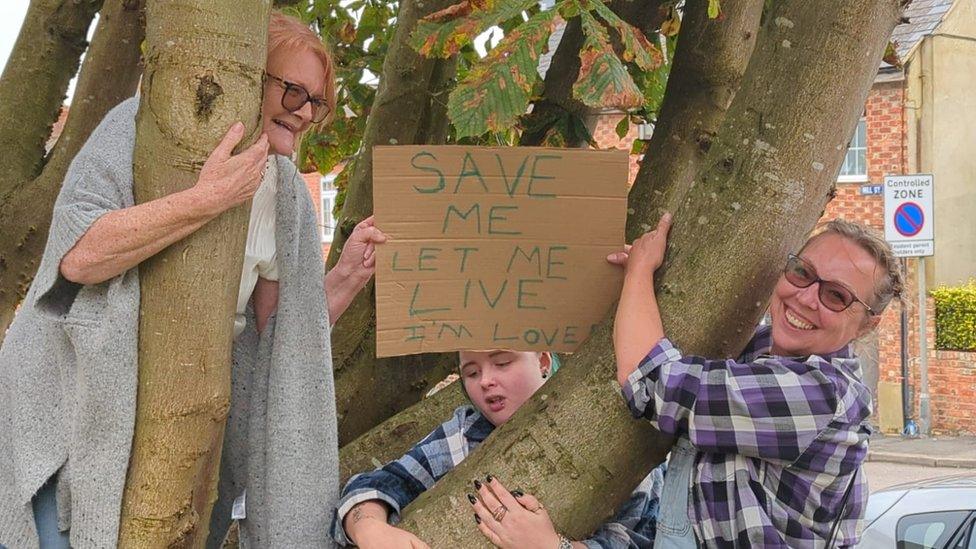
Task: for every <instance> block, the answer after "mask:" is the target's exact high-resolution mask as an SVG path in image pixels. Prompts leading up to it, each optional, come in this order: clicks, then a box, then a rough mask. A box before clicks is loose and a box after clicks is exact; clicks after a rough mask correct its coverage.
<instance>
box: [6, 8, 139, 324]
mask: <svg viewBox="0 0 976 549" xmlns="http://www.w3.org/2000/svg"><path fill="white" fill-rule="evenodd" d="M143 6H144V0H109V1H107V2H106V3H105V4H104V6H103V7H102V11H101V13H100V16H99V21H98V26H97V27H96V28H95V34H94V36H93V37H92V43H91V47H90V48H89V50H88V54H87V55H86V56H85V62H84V64H83V65H82V67H81V73H80V75H79V77H78V84H77V86H76V87H75V94H74V101H73V104H72V106H71V110H70V112H69V114H68V120H67V122H66V123H65V126H64V131H62V132H61V137H60V138H59V139H58V142H57V144H56V145H55V146H54V149H53V150H52V151H51V154H50V156H49V158H50V160H49V161H48V162H47V164H45V166H44V170H43V171H42V172H41V175H40V176H38V177H37V178H36V179H35V180H34V181H31V182H29V183H25V184H23V185H21V186H19V187H18V189H17V190H16V191H15V192H13V193H12V194H10V195H8V196H7V198H6V199H0V234H3V235H4V238H2V239H0V342H2V341H3V335H4V334H5V333H6V331H7V327H8V326H9V325H10V322H11V321H12V320H13V315H14V311H15V310H16V308H17V305H19V304H20V302H21V300H22V299H23V298H24V295H25V294H26V293H27V288H28V287H29V286H30V283H31V281H32V280H33V279H34V273H35V272H36V271H37V265H38V262H39V261H40V258H41V253H42V252H43V251H44V245H45V243H46V242H47V233H48V228H49V227H50V225H51V214H52V211H51V210H52V208H53V207H54V200H55V199H56V198H57V195H58V191H60V189H61V181H62V180H63V179H64V174H65V172H66V171H67V169H68V164H70V162H71V159H73V158H74V156H75V154H76V153H77V152H78V150H79V149H80V148H81V146H82V145H83V144H84V143H85V141H86V140H87V139H88V135H89V134H90V133H91V131H92V130H93V129H95V126H97V125H98V123H99V122H100V121H101V120H102V118H103V117H104V116H105V113H107V112H108V111H109V110H111V109H112V107H114V106H116V105H118V104H119V103H120V102H122V100H123V99H126V98H127V97H131V96H132V95H133V94H134V93H135V91H136V87H137V86H138V84H139V76H140V75H141V74H142V68H141V67H140V65H139V44H141V43H142V39H143V36H144V24H143Z"/></svg>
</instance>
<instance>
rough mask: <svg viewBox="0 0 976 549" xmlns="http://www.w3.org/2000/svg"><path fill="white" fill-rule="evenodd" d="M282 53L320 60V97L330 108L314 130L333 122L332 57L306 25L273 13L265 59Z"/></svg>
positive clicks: (334, 91)
mask: <svg viewBox="0 0 976 549" xmlns="http://www.w3.org/2000/svg"><path fill="white" fill-rule="evenodd" d="M282 49H284V50H290V51H308V52H311V53H313V54H315V56H316V57H318V58H319V61H321V62H322V67H324V68H325V90H324V91H323V92H322V96H323V99H325V102H326V104H327V105H329V115H328V116H327V117H326V118H325V120H323V121H322V122H321V123H319V124H317V125H316V128H321V127H322V126H324V125H326V124H328V123H329V122H331V121H332V118H333V117H334V116H335V110H336V81H335V63H334V62H333V60H332V53H331V52H330V51H329V48H327V47H326V46H325V44H323V43H322V39H321V38H319V36H318V35H317V34H315V32H314V31H312V29H311V28H309V26H308V25H306V24H305V23H302V22H301V21H300V20H298V19H296V18H294V17H292V16H290V15H285V14H283V13H281V12H280V11H278V10H272V11H271V20H270V22H269V23H268V57H271V54H272V53H273V52H276V51H279V50H282Z"/></svg>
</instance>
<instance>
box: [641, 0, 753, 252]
mask: <svg viewBox="0 0 976 549" xmlns="http://www.w3.org/2000/svg"><path fill="white" fill-rule="evenodd" d="M708 4H709V2H708V0H689V1H688V2H686V3H685V13H684V18H683V19H682V23H681V34H680V36H679V38H678V47H677V50H676V51H675V53H674V62H673V64H672V68H671V75H670V77H669V78H668V85H667V89H666V91H665V95H664V98H665V99H664V102H663V104H662V105H661V112H660V114H659V115H658V117H657V123H656V125H655V128H654V135H653V136H652V137H651V141H650V143H648V145H647V148H646V149H645V151H644V161H643V162H641V166H640V169H639V171H638V172H637V177H636V178H635V180H634V186H633V188H631V191H630V203H631V204H632V206H633V208H634V210H633V213H632V214H631V215H629V216H628V217H627V241H628V242H631V241H633V240H634V239H635V238H637V237H638V236H640V235H641V234H643V233H645V232H646V231H647V230H648V224H650V225H654V223H653V222H652V221H648V220H656V219H658V218H659V217H660V216H661V214H662V213H663V212H664V211H665V210H667V211H672V212H673V211H676V210H677V209H678V206H679V205H680V203H681V199H682V198H683V197H684V195H685V193H687V192H688V189H689V188H691V184H692V182H693V181H694V177H695V175H697V174H698V172H699V169H700V168H701V166H702V162H703V161H704V160H705V155H706V154H707V153H708V149H709V148H710V147H711V144H712V140H713V139H715V136H716V135H717V134H718V131H719V128H720V127H721V126H722V121H723V120H725V113H726V111H727V110H728V108H729V105H731V103H732V98H733V97H734V96H735V92H736V91H737V90H738V89H739V83H740V82H741V80H742V74H743V73H744V72H745V70H746V64H747V63H748V62H749V57H750V56H751V55H752V49H753V47H754V46H755V43H756V35H757V34H758V31H759V18H760V16H761V15H762V10H763V0H734V1H724V2H722V18H721V19H709V17H708Z"/></svg>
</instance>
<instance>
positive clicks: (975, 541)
mask: <svg viewBox="0 0 976 549" xmlns="http://www.w3.org/2000/svg"><path fill="white" fill-rule="evenodd" d="M967 537H968V538H969V543H966V538H967ZM959 545H960V547H962V548H963V549H976V515H974V516H973V518H970V519H969V534H968V535H967V536H966V537H964V538H962V540H961V543H960V544H959Z"/></svg>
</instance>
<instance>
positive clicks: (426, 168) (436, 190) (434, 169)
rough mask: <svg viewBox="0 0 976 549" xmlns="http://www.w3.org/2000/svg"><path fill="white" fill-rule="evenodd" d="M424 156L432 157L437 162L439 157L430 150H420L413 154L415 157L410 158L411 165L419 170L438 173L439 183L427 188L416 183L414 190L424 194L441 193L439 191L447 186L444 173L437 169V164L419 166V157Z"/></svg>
mask: <svg viewBox="0 0 976 549" xmlns="http://www.w3.org/2000/svg"><path fill="white" fill-rule="evenodd" d="M422 156H425V157H428V158H431V159H433V160H434V161H435V162H436V161H437V157H436V156H434V155H433V154H431V153H429V152H419V153H417V154H415V155H414V156H413V158H411V159H410V165H411V166H413V167H414V168H416V169H418V170H421V171H425V172H430V173H436V174H437V184H436V185H434V186H433V187H430V188H427V189H422V188H420V187H418V186H416V185H414V186H413V188H414V190H415V191H417V192H418V193H423V194H431V193H439V192H441V191H443V190H444V187H446V186H447V182H446V181H445V180H444V174H443V173H442V172H441V171H440V170H439V169H437V167H435V166H418V165H417V159H418V158H420V157H422Z"/></svg>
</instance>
